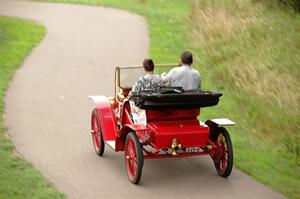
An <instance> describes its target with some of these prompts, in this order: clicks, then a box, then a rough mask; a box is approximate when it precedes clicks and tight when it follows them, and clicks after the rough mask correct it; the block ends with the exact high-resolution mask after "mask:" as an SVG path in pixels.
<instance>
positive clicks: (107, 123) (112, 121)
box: [90, 96, 117, 141]
mask: <svg viewBox="0 0 300 199" xmlns="http://www.w3.org/2000/svg"><path fill="white" fill-rule="evenodd" d="M90 98H91V99H92V100H93V101H94V102H95V104H96V109H97V112H98V115H99V119H100V125H101V129H102V135H103V139H104V141H107V140H116V136H117V119H116V116H115V113H114V111H113V109H112V106H111V103H110V102H109V100H108V98H106V97H104V96H91V97H90Z"/></svg>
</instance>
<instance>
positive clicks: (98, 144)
mask: <svg viewBox="0 0 300 199" xmlns="http://www.w3.org/2000/svg"><path fill="white" fill-rule="evenodd" d="M91 122H92V123H91V128H92V129H91V132H92V138H93V144H94V148H95V151H96V154H97V155H99V156H103V153H104V141H103V137H102V130H101V124H100V119H99V115H98V112H97V110H96V109H94V110H93V112H92V118H91Z"/></svg>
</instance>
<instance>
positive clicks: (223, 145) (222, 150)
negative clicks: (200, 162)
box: [213, 127, 233, 178]
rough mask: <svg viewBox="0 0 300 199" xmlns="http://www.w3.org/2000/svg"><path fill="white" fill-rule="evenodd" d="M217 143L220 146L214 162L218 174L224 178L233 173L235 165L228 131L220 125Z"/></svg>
mask: <svg viewBox="0 0 300 199" xmlns="http://www.w3.org/2000/svg"><path fill="white" fill-rule="evenodd" d="M216 133H217V137H216V140H214V141H215V143H216V144H217V146H218V154H216V155H214V156H213V157H214V164H215V167H216V170H217V172H218V174H219V175H220V176H222V177H224V178H226V177H228V176H229V175H230V174H231V171H232V166H233V148H232V143H231V139H230V136H229V133H228V131H227V130H226V129H225V128H223V127H219V128H218V129H217V131H216Z"/></svg>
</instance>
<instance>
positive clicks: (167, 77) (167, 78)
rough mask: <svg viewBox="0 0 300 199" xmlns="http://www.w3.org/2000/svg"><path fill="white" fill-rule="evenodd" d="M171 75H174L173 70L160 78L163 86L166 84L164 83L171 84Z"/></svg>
mask: <svg viewBox="0 0 300 199" xmlns="http://www.w3.org/2000/svg"><path fill="white" fill-rule="evenodd" d="M173 73H174V68H173V69H172V70H170V72H169V73H167V74H166V75H165V76H162V77H161V80H162V83H163V84H166V83H168V82H171V80H172V78H173V76H174V74H173Z"/></svg>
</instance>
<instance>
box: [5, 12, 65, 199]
mask: <svg viewBox="0 0 300 199" xmlns="http://www.w3.org/2000/svg"><path fill="white" fill-rule="evenodd" d="M44 34H45V28H44V27H43V26H41V25H38V24H36V23H33V22H30V21H27V20H20V19H16V18H8V17H2V16H0V75H1V79H0V198H1V199H12V198H14V199H15V198H22V199H23V198H30V199H33V198H65V197H64V195H63V194H62V193H59V192H58V191H57V190H56V189H55V187H54V186H53V185H52V184H51V183H50V182H49V181H48V180H47V179H45V178H44V177H43V176H42V175H41V174H40V172H39V171H37V170H36V169H35V168H33V166H32V165H31V164H30V163H28V162H26V161H25V160H24V159H23V158H22V157H19V156H18V155H16V154H15V153H14V145H13V144H12V142H11V141H10V140H9V139H8V138H7V136H6V135H5V127H4V126H3V110H4V96H5V91H6V89H7V87H8V84H9V81H10V80H11V78H12V76H13V74H14V72H15V70H16V69H17V68H18V67H19V66H20V65H21V64H22V62H23V60H24V59H25V58H26V56H27V55H28V54H29V53H30V51H31V49H32V48H33V47H34V46H35V45H36V44H37V43H39V42H40V41H41V39H42V38H43V36H44Z"/></svg>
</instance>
